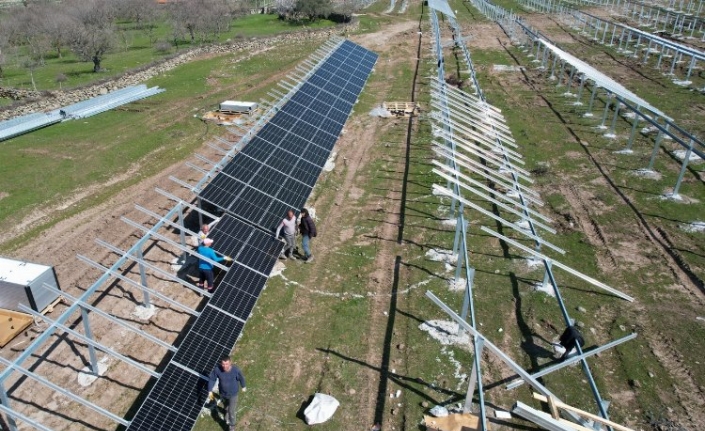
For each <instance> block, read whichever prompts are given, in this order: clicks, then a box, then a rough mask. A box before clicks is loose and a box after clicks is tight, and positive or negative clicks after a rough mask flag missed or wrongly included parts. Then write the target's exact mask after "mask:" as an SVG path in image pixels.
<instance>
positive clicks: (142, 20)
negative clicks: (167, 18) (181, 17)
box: [115, 0, 163, 43]
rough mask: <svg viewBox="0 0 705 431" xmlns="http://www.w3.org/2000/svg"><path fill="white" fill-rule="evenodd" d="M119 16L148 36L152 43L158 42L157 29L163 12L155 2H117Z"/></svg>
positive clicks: (134, 0) (133, 0) (142, 0)
mask: <svg viewBox="0 0 705 431" xmlns="http://www.w3.org/2000/svg"><path fill="white" fill-rule="evenodd" d="M115 9H116V13H117V16H118V17H119V18H121V19H123V20H125V21H129V22H130V23H132V24H133V27H134V28H135V29H137V30H141V31H142V32H144V33H145V35H147V37H148V38H149V41H150V43H154V42H155V41H156V35H155V31H154V30H155V28H156V27H157V23H158V22H159V20H160V19H161V18H162V15H163V14H162V12H161V11H160V10H159V8H158V7H157V3H156V2H154V1H145V0H115Z"/></svg>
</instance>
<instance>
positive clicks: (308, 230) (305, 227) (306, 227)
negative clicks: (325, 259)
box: [299, 208, 318, 263]
mask: <svg viewBox="0 0 705 431" xmlns="http://www.w3.org/2000/svg"><path fill="white" fill-rule="evenodd" d="M299 233H300V234H301V245H302V247H303V249H304V262H306V263H310V262H313V255H312V254H311V238H315V237H316V235H317V234H318V233H317V232H316V224H315V223H314V222H313V218H312V217H311V215H310V214H309V213H308V210H307V209H306V208H304V209H302V210H301V222H300V223H299Z"/></svg>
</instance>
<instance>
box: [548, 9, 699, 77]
mask: <svg viewBox="0 0 705 431" xmlns="http://www.w3.org/2000/svg"><path fill="white" fill-rule="evenodd" d="M561 17H562V18H563V21H564V22H566V23H567V24H569V25H570V26H572V27H573V28H575V29H577V30H579V31H581V32H582V33H583V34H584V35H587V36H589V37H591V38H592V40H594V41H596V42H600V43H601V44H603V45H605V46H608V47H616V50H617V52H619V53H622V54H625V55H630V56H631V57H633V58H636V59H640V60H641V63H642V64H647V63H648V62H649V59H651V58H655V59H656V60H655V61H653V63H655V64H654V68H655V69H656V70H661V71H662V70H666V72H665V74H666V75H667V76H670V77H673V79H674V82H675V83H676V84H678V85H689V84H691V83H692V82H691V81H690V79H691V77H692V75H693V71H695V70H697V69H699V68H701V67H703V65H705V52H703V51H700V50H698V49H695V48H692V47H690V46H687V45H683V44H680V43H677V42H673V41H672V40H669V39H665V38H663V37H660V36H657V35H655V34H652V33H649V32H645V31H642V30H639V29H636V28H634V27H630V26H628V25H625V24H621V23H618V22H614V21H609V20H606V19H604V18H600V17H598V16H595V15H592V14H589V13H587V12H582V11H577V10H570V11H565V12H564V13H562V14H561ZM704 40H705V36H704ZM669 60H670V64H669ZM679 64H687V67H686V68H685V76H684V77H683V79H682V80H677V79H676V72H677V69H676V67H677V66H678V65H679Z"/></svg>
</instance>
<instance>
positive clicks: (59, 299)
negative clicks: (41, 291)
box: [42, 295, 64, 314]
mask: <svg viewBox="0 0 705 431" xmlns="http://www.w3.org/2000/svg"><path fill="white" fill-rule="evenodd" d="M63 300H64V297H63V296H61V295H59V296H58V297H57V298H56V299H55V300H53V301H51V303H50V304H49V305H47V306H46V307H44V310H42V314H48V313H51V312H53V311H54V307H56V306H57V304H59V303H60V302H63Z"/></svg>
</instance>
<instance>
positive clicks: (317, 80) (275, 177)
mask: <svg viewBox="0 0 705 431" xmlns="http://www.w3.org/2000/svg"><path fill="white" fill-rule="evenodd" d="M376 61H377V54H375V53H373V52H371V51H368V50H366V49H364V48H362V47H361V46H358V45H355V44H354V43H352V42H350V41H345V42H343V43H342V44H341V45H340V47H339V48H338V49H337V50H335V51H334V52H333V53H332V54H331V55H330V56H329V57H328V58H327V59H326V60H325V61H324V62H323V64H321V66H320V67H319V68H318V69H317V70H316V71H315V73H314V74H313V75H312V76H311V77H310V78H309V79H308V80H307V81H306V82H305V83H304V84H303V85H302V86H301V87H300V89H299V90H298V91H297V92H296V93H295V94H294V95H293V96H292V97H291V99H290V100H289V101H288V102H287V103H286V104H285V105H284V106H282V108H281V110H280V111H279V112H277V113H276V114H275V115H274V116H273V117H272V119H271V120H270V121H269V122H268V123H267V124H266V125H265V126H264V127H263V128H262V129H261V130H260V131H259V133H257V135H256V136H255V137H254V138H253V139H252V140H251V141H250V142H249V143H248V144H247V146H246V147H245V148H244V149H243V150H242V151H241V152H240V153H238V154H237V155H236V156H235V157H234V158H233V159H232V160H231V161H230V163H229V164H228V165H226V166H225V167H224V168H223V170H222V171H221V172H220V173H219V174H218V175H216V177H215V178H214V179H213V181H211V183H210V184H209V185H208V186H206V187H205V188H204V189H203V191H202V192H201V193H200V197H201V199H203V200H206V201H208V202H210V203H212V204H214V205H216V206H218V207H219V208H221V209H223V210H224V211H226V212H228V213H230V214H233V215H235V216H236V217H238V218H241V219H243V220H246V221H248V222H250V223H252V224H255V225H257V226H259V227H261V228H263V229H265V230H272V229H274V228H275V227H276V225H277V224H278V223H279V222H280V221H281V219H282V218H283V217H284V213H285V212H286V210H288V209H294V210H298V209H300V208H301V207H302V206H303V205H304V204H305V203H306V200H307V199H308V196H309V195H310V194H311V190H312V188H313V186H314V184H315V183H316V181H317V180H318V176H319V175H320V173H321V170H322V169H323V167H324V165H325V164H326V161H327V160H328V157H329V156H330V153H331V150H332V149H333V146H334V145H335V143H336V141H337V140H338V136H339V135H340V132H341V130H342V129H343V125H344V124H345V122H346V121H347V119H348V116H349V115H350V112H351V111H352V107H353V105H354V104H355V102H356V101H357V97H358V95H359V94H360V92H361V91H362V87H363V86H364V85H365V82H366V80H367V77H368V76H369V74H370V72H371V71H372V67H373V66H374V64H375V62H376Z"/></svg>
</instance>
